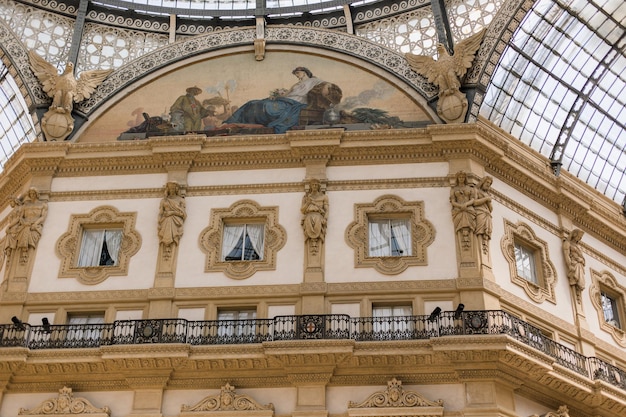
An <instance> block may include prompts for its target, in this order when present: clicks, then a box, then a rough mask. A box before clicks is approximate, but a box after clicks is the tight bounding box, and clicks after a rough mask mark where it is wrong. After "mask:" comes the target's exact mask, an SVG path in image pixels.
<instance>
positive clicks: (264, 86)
mask: <svg viewBox="0 0 626 417" xmlns="http://www.w3.org/2000/svg"><path fill="white" fill-rule="evenodd" d="M414 96H415V93H414V94H413V96H412V95H411V93H410V92H408V91H403V90H402V89H401V88H399V87H397V86H395V85H394V84H392V83H390V82H389V81H386V80H385V79H383V78H381V77H380V76H377V75H375V74H373V73H372V72H369V71H365V70H363V69H361V68H358V67H355V66H353V65H350V64H348V63H345V62H339V61H336V60H332V59H329V58H324V57H320V56H315V55H307V54H301V53H294V52H274V53H272V54H268V55H267V56H266V59H265V60H264V61H261V62H258V61H252V60H251V59H250V56H249V55H247V54H239V55H229V56H224V57H218V58H213V59H207V60H204V61H200V62H196V63H193V64H189V65H186V66H184V67H179V68H177V69H176V70H175V71H172V72H169V73H167V74H164V75H162V76H160V77H158V78H156V79H154V80H152V81H151V82H149V83H146V84H144V85H142V86H141V87H139V88H137V89H135V90H133V91H131V92H129V93H128V94H127V95H126V96H125V97H124V98H123V99H121V100H119V101H118V102H117V103H116V104H115V105H112V106H110V108H109V109H108V110H106V111H104V112H103V113H102V114H101V115H99V116H98V117H97V119H96V120H95V121H94V122H92V124H91V125H90V126H89V127H88V128H87V129H86V130H85V132H84V133H83V134H81V135H80V141H81V142H100V141H111V140H136V139H143V138H148V137H153V136H159V135H161V136H163V135H176V134H185V133H189V132H195V133H203V134H206V135H207V136H215V135H228V134H267V133H284V132H286V131H288V130H298V129H316V128H324V127H328V126H332V127H343V128H345V129H381V128H387V129H388V128H403V127H415V126H423V125H424V124H426V123H428V122H429V121H430V118H429V117H428V115H427V114H426V113H425V112H424V111H423V110H422V108H421V107H420V105H419V104H418V103H417V101H418V99H416V98H415V97H414Z"/></svg>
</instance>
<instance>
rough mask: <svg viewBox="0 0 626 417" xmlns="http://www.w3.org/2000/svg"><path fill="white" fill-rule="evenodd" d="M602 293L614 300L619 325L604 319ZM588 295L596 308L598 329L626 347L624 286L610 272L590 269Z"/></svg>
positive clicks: (625, 298)
mask: <svg viewBox="0 0 626 417" xmlns="http://www.w3.org/2000/svg"><path fill="white" fill-rule="evenodd" d="M603 294H607V295H608V296H610V297H611V298H612V299H613V300H614V301H615V307H616V310H617V316H618V320H619V322H618V324H619V327H618V326H615V325H614V324H612V323H610V322H608V321H607V320H606V316H605V313H604V308H603V304H602V296H603ZM589 297H590V298H591V303H592V304H593V307H594V308H595V309H596V313H597V315H598V323H599V325H600V329H602V330H604V331H605V332H607V333H609V334H610V335H611V336H612V337H613V339H614V340H615V341H616V342H617V343H618V344H619V345H620V346H622V347H626V328H625V327H626V288H625V287H622V286H621V285H620V284H619V283H618V281H617V279H616V278H615V277H614V276H613V275H612V274H611V273H610V272H608V271H601V272H600V271H595V270H593V269H592V270H591V285H590V286H589Z"/></svg>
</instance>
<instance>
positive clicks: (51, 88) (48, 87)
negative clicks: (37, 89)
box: [28, 51, 59, 97]
mask: <svg viewBox="0 0 626 417" xmlns="http://www.w3.org/2000/svg"><path fill="white" fill-rule="evenodd" d="M28 57H29V58H30V66H31V69H32V71H33V74H35V76H36V77H37V79H38V80H39V82H40V83H41V86H42V88H43V91H44V92H45V93H46V94H48V96H50V97H53V96H54V93H55V92H56V90H57V88H56V85H57V80H58V79H59V72H58V71H57V69H56V67H55V66H54V65H52V64H50V63H49V62H47V61H46V60H45V59H43V58H42V57H41V56H39V54H37V53H36V52H35V51H28Z"/></svg>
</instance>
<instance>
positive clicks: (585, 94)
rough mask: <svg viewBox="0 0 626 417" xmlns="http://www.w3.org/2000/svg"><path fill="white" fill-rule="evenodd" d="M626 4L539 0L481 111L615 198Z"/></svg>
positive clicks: (623, 139) (623, 136) (619, 188)
mask: <svg viewBox="0 0 626 417" xmlns="http://www.w3.org/2000/svg"><path fill="white" fill-rule="evenodd" d="M625 22H626V3H625V2H624V1H623V0H607V1H586V0H584V1H583V0H575V1H569V2H563V1H553V0H541V1H539V2H537V3H536V4H535V6H534V8H533V9H532V10H531V12H530V13H528V14H527V15H526V17H525V19H524V21H523V23H522V25H521V26H520V28H519V30H518V31H517V33H516V34H515V35H514V38H513V39H512V41H511V43H510V45H509V48H508V50H507V51H506V52H505V53H504V54H503V55H502V58H501V60H500V63H499V68H498V69H497V70H496V71H495V72H494V75H493V77H492V80H491V85H490V86H489V88H488V89H487V93H486V97H485V101H484V102H483V106H482V108H481V114H482V115H483V116H485V117H487V118H488V119H490V120H491V121H493V122H495V123H496V124H498V125H499V126H500V127H502V128H503V129H504V130H506V131H508V132H510V133H511V134H513V135H514V136H516V137H518V138H519V139H520V140H522V141H523V142H525V143H526V144H528V145H529V146H531V147H532V148H534V149H535V150H538V151H539V152H540V153H542V154H543V155H544V156H546V157H548V158H550V159H551V160H552V162H553V166H555V167H557V168H558V167H562V168H564V169H566V170H568V171H569V172H570V173H572V174H574V175H576V176H577V177H579V178H580V179H582V180H583V181H585V182H587V183H588V184H590V185H591V186H593V187H595V188H596V189H598V190H599V191H601V192H602V193H604V194H605V195H607V196H608V197H610V198H612V199H614V200H615V201H617V202H621V201H622V200H623V199H624V195H625V193H626V177H625V171H626V151H625V148H626V129H625V126H626V125H625V124H626V106H625V103H626V57H625V56H624V54H625V51H626V48H625V46H626V32H625V30H624V24H625Z"/></svg>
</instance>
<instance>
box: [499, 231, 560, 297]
mask: <svg viewBox="0 0 626 417" xmlns="http://www.w3.org/2000/svg"><path fill="white" fill-rule="evenodd" d="M515 242H523V243H524V244H525V245H528V246H530V247H532V248H533V249H534V250H535V265H536V273H537V275H538V276H537V278H538V280H539V283H540V284H539V285H537V284H535V283H533V282H530V281H528V280H526V279H524V278H523V277H520V276H519V275H518V273H517V264H516V262H515ZM500 248H501V249H502V253H503V255H504V257H505V259H506V260H507V262H508V263H509V272H510V274H511V282H513V283H514V284H516V285H519V286H520V287H522V288H523V289H524V291H525V292H526V294H527V295H528V296H529V297H530V298H531V299H532V300H533V301H535V302H537V303H542V302H543V301H550V302H551V303H554V304H556V295H555V292H554V287H555V285H556V280H557V276H556V268H555V267H554V265H553V264H552V262H551V261H550V259H549V252H548V243H547V242H545V241H544V240H541V239H539V238H538V237H537V236H536V235H535V233H534V232H533V231H532V229H531V228H530V226H528V225H526V224H524V223H521V222H518V223H517V224H513V223H511V222H509V221H508V220H505V221H504V236H503V237H502V240H501V241H500Z"/></svg>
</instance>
